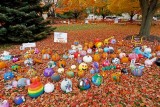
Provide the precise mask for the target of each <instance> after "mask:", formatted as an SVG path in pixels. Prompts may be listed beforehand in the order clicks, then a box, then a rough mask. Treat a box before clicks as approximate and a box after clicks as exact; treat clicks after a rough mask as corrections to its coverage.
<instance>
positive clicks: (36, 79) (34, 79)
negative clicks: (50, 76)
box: [31, 76, 40, 83]
mask: <svg viewBox="0 0 160 107" xmlns="http://www.w3.org/2000/svg"><path fill="white" fill-rule="evenodd" d="M35 82H40V78H39V77H38V76H35V77H32V78H31V83H35Z"/></svg>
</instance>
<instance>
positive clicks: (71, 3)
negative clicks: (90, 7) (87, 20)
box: [59, 0, 87, 19]
mask: <svg viewBox="0 0 160 107" xmlns="http://www.w3.org/2000/svg"><path fill="white" fill-rule="evenodd" d="M59 2H60V5H59V12H60V10H63V13H65V12H71V13H72V15H73V17H74V18H75V19H77V18H78V17H79V15H80V14H81V13H82V12H83V11H84V10H85V9H86V7H87V4H86V2H87V1H86V0H59ZM61 12H62V11H61Z"/></svg>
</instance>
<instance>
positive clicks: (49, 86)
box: [44, 83, 54, 93]
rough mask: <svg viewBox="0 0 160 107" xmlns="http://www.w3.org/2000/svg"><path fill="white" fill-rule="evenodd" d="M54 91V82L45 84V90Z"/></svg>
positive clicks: (47, 91)
mask: <svg viewBox="0 0 160 107" xmlns="http://www.w3.org/2000/svg"><path fill="white" fill-rule="evenodd" d="M53 91H54V84H52V83H47V84H46V85H45V86H44V92H46V93H51V92H53Z"/></svg>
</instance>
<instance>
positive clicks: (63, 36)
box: [54, 32, 67, 43]
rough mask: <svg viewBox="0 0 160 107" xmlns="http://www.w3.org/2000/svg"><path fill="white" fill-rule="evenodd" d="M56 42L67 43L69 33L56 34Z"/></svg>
mask: <svg viewBox="0 0 160 107" xmlns="http://www.w3.org/2000/svg"><path fill="white" fill-rule="evenodd" d="M54 42H60V43H67V33H62V32H54Z"/></svg>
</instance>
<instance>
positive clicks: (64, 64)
mask: <svg viewBox="0 0 160 107" xmlns="http://www.w3.org/2000/svg"><path fill="white" fill-rule="evenodd" d="M58 66H59V67H62V68H64V67H65V66H66V61H65V60H62V59H61V60H60V61H58Z"/></svg>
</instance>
